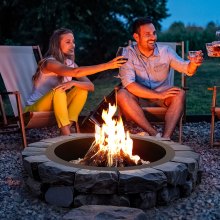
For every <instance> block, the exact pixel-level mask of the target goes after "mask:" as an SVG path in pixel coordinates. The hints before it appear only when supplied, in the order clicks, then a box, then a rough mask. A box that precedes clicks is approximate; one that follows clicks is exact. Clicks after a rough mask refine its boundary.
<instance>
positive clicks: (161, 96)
mask: <svg viewBox="0 0 220 220" xmlns="http://www.w3.org/2000/svg"><path fill="white" fill-rule="evenodd" d="M180 91H181V89H180V88H177V87H172V88H170V89H167V90H165V91H163V92H158V99H166V98H169V97H174V96H176V95H177V94H178V93H179V92H180Z"/></svg>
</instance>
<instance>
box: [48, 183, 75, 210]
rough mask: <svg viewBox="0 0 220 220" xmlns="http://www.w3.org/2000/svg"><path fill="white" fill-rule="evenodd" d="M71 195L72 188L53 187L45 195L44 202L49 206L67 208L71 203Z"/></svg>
mask: <svg viewBox="0 0 220 220" xmlns="http://www.w3.org/2000/svg"><path fill="white" fill-rule="evenodd" d="M73 193H74V190H73V187H70V186H54V187H50V188H49V189H48V190H47V192H46V193H45V200H46V202H48V203H50V204H51V205H56V206H61V207H69V206H70V205H71V204H72V203H73Z"/></svg>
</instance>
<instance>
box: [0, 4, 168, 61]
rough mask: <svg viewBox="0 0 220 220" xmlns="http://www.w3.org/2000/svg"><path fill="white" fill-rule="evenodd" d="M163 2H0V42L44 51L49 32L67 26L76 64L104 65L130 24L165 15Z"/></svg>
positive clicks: (122, 41) (128, 36)
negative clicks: (74, 45)
mask: <svg viewBox="0 0 220 220" xmlns="http://www.w3.org/2000/svg"><path fill="white" fill-rule="evenodd" d="M166 4H167V0H157V1H155V0H112V1H105V0H80V1H79V0H32V1H30V0H8V1H2V2H1V3H0V31H1V36H0V43H1V44H8V43H9V44H20V45H28V44H29V45H33V44H35V45H36V44H39V45H40V47H41V49H42V51H43V52H45V51H46V49H47V46H48V39H49V36H50V35H51V34H52V32H53V30H55V29H57V28H60V27H67V28H70V29H72V30H73V31H74V33H75V38H76V44H77V47H76V54H77V56H76V59H77V62H78V63H79V64H80V65H88V64H95V63H100V62H104V61H106V60H109V59H110V58H112V57H114V56H115V52H116V51H117V48H118V46H121V45H124V44H126V43H127V42H128V40H129V39H131V37H132V36H131V32H130V29H131V24H132V21H133V20H134V19H135V18H137V17H141V16H146V15H149V16H152V17H153V20H154V23H155V26H156V28H157V29H159V30H160V28H161V25H160V22H161V21H162V19H164V18H166V17H167V16H168V14H167V8H166Z"/></svg>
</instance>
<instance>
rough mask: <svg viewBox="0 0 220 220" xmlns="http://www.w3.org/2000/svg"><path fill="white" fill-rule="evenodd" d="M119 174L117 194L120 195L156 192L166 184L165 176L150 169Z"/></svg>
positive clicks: (125, 171)
mask: <svg viewBox="0 0 220 220" xmlns="http://www.w3.org/2000/svg"><path fill="white" fill-rule="evenodd" d="M119 173H120V174H119V193H122V194H124V193H125V194H126V193H129V194H133V193H142V192H146V191H149V190H152V191H157V190H158V189H160V188H162V187H163V186H165V185H166V184H167V178H166V176H165V174H164V173H163V172H161V171H159V170H156V169H152V168H145V169H135V170H123V171H122V170H120V172H119Z"/></svg>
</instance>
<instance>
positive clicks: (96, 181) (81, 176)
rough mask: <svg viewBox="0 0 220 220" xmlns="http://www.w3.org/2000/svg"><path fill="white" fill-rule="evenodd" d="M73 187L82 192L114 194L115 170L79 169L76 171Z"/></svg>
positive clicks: (116, 175)
mask: <svg viewBox="0 0 220 220" xmlns="http://www.w3.org/2000/svg"><path fill="white" fill-rule="evenodd" d="M74 188H75V189H76V190H77V191H78V192H82V193H94V194H114V193H117V189H118V174H117V172H116V171H107V170H87V169H80V170H78V171H77V172H76V177H75V183H74Z"/></svg>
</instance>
